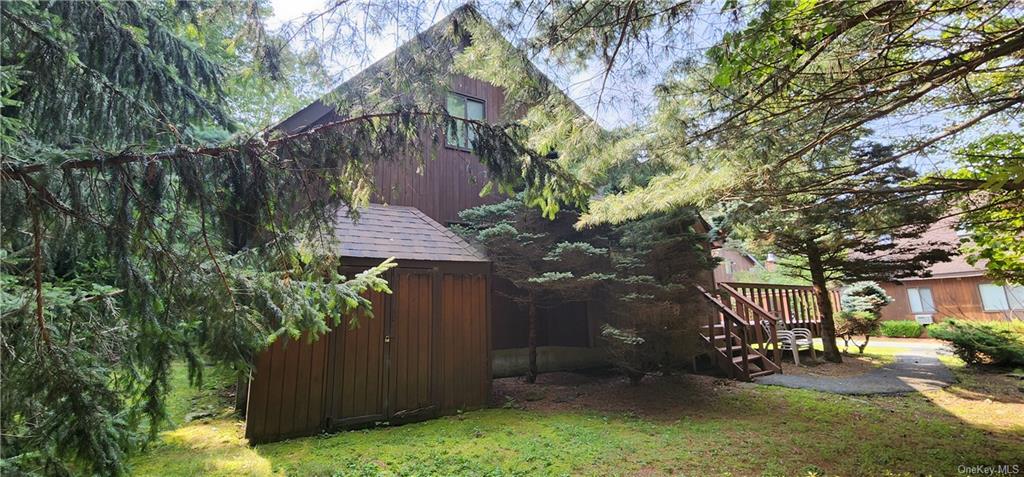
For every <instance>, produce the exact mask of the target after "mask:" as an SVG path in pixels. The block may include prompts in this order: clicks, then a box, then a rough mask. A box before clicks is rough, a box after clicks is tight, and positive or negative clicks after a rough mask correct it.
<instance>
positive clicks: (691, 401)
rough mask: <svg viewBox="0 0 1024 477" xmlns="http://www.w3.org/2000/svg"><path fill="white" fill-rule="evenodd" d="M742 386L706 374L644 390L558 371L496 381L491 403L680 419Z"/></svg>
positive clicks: (611, 377)
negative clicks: (683, 412)
mask: <svg viewBox="0 0 1024 477" xmlns="http://www.w3.org/2000/svg"><path fill="white" fill-rule="evenodd" d="M736 386H738V383H737V382H735V381H730V380H728V379H722V378H715V377H710V376H700V375H691V374H686V375H676V376H647V377H645V378H644V380H643V382H641V384H640V385H639V386H632V385H630V383H629V379H627V378H626V377H625V376H621V375H619V374H616V373H614V372H612V371H595V372H586V373H570V372H556V373H545V374H541V375H540V376H538V377H537V382H536V383H534V384H530V383H527V382H526V381H525V380H524V379H523V378H521V377H512V378H501V379H495V380H494V381H493V383H492V387H491V389H492V391H491V405H492V406H494V407H502V406H509V407H515V408H520V409H527V410H537V411H565V410H588V411H595V412H615V413H627V414H635V415H637V416H643V417H652V418H658V417H670V416H671V417H673V418H675V417H678V414H679V411H680V410H682V409H688V408H690V409H692V408H693V406H694V405H696V404H702V403H706V402H709V401H712V400H713V399H714V398H715V396H716V395H717V394H718V393H721V392H728V391H729V388H734V387H736Z"/></svg>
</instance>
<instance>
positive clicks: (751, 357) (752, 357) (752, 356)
mask: <svg viewBox="0 0 1024 477" xmlns="http://www.w3.org/2000/svg"><path fill="white" fill-rule="evenodd" d="M755 359H761V355H759V354H756V353H750V354H748V355H747V361H753V360H755ZM732 362H733V363H740V362H743V356H736V357H734V358H733V359H732Z"/></svg>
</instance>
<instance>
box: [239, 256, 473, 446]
mask: <svg viewBox="0 0 1024 477" xmlns="http://www.w3.org/2000/svg"><path fill="white" fill-rule="evenodd" d="M465 267H466V266H464V265H459V264H452V265H450V266H447V265H444V264H440V265H438V266H436V267H435V268H433V269H431V268H400V269H397V270H395V271H392V272H389V273H388V275H387V277H386V278H387V279H388V281H389V282H390V283H391V287H392V290H393V291H394V293H393V294H390V295H388V294H382V293H376V292H369V293H367V294H366V295H365V296H366V297H367V298H368V299H370V301H371V303H372V305H373V314H374V316H373V318H369V317H360V319H359V326H358V327H356V328H354V329H353V328H350V327H349V325H348V318H347V317H345V318H343V320H342V323H341V324H340V325H339V326H338V327H336V328H335V329H334V330H332V331H331V332H330V333H328V334H327V335H326V336H323V337H321V338H320V339H319V340H317V341H315V342H313V343H309V342H308V340H305V339H303V340H291V339H287V338H283V339H280V340H278V341H277V342H275V343H274V344H273V345H271V346H270V347H269V348H268V349H267V350H266V351H264V352H263V353H260V355H259V356H257V359H256V366H255V369H254V372H253V378H252V379H251V380H250V385H249V400H248V406H247V413H246V418H247V419H246V432H245V434H246V437H247V438H249V439H250V441H252V442H254V443H256V442H269V441H274V440H280V439H285V438H289V437H296V436H302V435H312V434H316V433H318V432H320V431H322V430H325V429H337V428H348V427H356V426H363V425H372V424H374V423H376V422H382V421H390V422H400V421H404V420H412V419H421V418H424V417H429V416H432V415H436V414H439V413H448V412H454V411H457V410H460V409H470V408H476V407H480V406H483V405H484V404H485V403H486V401H487V397H488V396H489V394H490V323H489V319H490V316H489V300H490V297H489V294H490V283H489V280H490V278H489V276H488V275H487V274H486V273H475V272H468V271H467V272H463V271H456V270H461V269H463V268H465ZM476 268H480V267H476ZM446 269H450V270H449V271H448V272H445V270H446ZM484 270H486V268H484ZM345 273H348V271H346V272H345Z"/></svg>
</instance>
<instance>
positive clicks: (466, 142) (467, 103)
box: [445, 93, 484, 151]
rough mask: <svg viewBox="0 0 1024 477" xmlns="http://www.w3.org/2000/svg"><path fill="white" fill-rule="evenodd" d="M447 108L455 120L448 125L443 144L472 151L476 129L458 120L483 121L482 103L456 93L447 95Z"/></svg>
mask: <svg viewBox="0 0 1024 477" xmlns="http://www.w3.org/2000/svg"><path fill="white" fill-rule="evenodd" d="M447 107H448V114H449V115H450V116H452V117H453V118H456V119H455V121H453V122H452V123H451V124H449V125H448V133H447V134H446V138H445V143H446V144H447V145H448V147H454V148H456V149H464V150H467V151H468V150H470V149H472V148H473V142H474V141H476V128H475V127H474V126H473V125H472V124H470V123H468V122H466V121H460V120H459V119H468V120H471V121H483V120H484V102H483V101H480V100H477V99H473V98H470V97H467V96H463V95H461V94H458V93H448V104H447Z"/></svg>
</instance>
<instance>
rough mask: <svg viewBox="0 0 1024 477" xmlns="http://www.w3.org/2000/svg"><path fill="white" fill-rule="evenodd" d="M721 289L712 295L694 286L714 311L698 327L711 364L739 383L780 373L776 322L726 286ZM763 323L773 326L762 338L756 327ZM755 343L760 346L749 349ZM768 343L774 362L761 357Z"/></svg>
mask: <svg viewBox="0 0 1024 477" xmlns="http://www.w3.org/2000/svg"><path fill="white" fill-rule="evenodd" d="M724 287H725V288H723V285H719V287H718V288H717V289H716V290H715V291H716V292H718V293H711V292H709V291H707V290H705V289H704V288H703V287H701V286H697V288H698V290H699V291H700V293H701V295H703V296H704V298H705V299H707V300H708V302H710V304H711V306H712V307H713V309H714V311H715V312H714V313H711V314H710V317H709V319H708V321H707V322H706V323H703V324H702V325H701V327H700V338H701V341H702V342H703V343H704V344H705V346H706V348H707V351H708V355H709V356H711V359H712V361H713V362H714V363H715V365H716V366H717V367H718V368H719V369H720V370H721V371H723V372H724V373H725V374H726V376H729V377H730V378H733V379H739V380H741V381H751V380H753V379H754V378H756V377H758V376H766V375H769V374H775V373H782V368H781V367H780V366H779V364H778V363H779V362H780V360H781V355H780V352H779V348H778V346H777V343H778V338H777V336H776V335H775V330H776V328H775V325H776V323H775V318H774V317H772V316H771V315H770V314H769V313H768V312H766V311H764V310H763V309H761V308H760V307H758V306H757V305H755V304H754V303H753V302H750V301H749V300H747V299H746V298H744V297H743V296H742V295H739V294H738V293H736V294H735V295H733V293H735V290H729V289H728V286H727V285H725V286H724ZM719 294H721V295H719ZM720 296H726V297H728V300H724V301H723V299H722V298H720ZM727 303H728V304H727ZM743 315H746V316H747V317H750V316H751V315H756V318H755V319H754V320H749V319H747V318H745V317H744V316H743ZM762 320H767V321H769V322H770V324H771V325H772V326H771V330H772V331H771V336H764V331H763V330H761V326H760V325H759V322H760V321H762ZM755 343H758V344H759V346H758V347H757V348H754V347H753V346H752V345H753V344H755ZM769 343H771V344H773V346H772V348H773V349H774V357H775V361H773V360H771V359H769V358H768V357H767V356H766V355H764V354H762V353H761V351H765V350H767V345H768V344H769ZM759 350H760V351H759Z"/></svg>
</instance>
